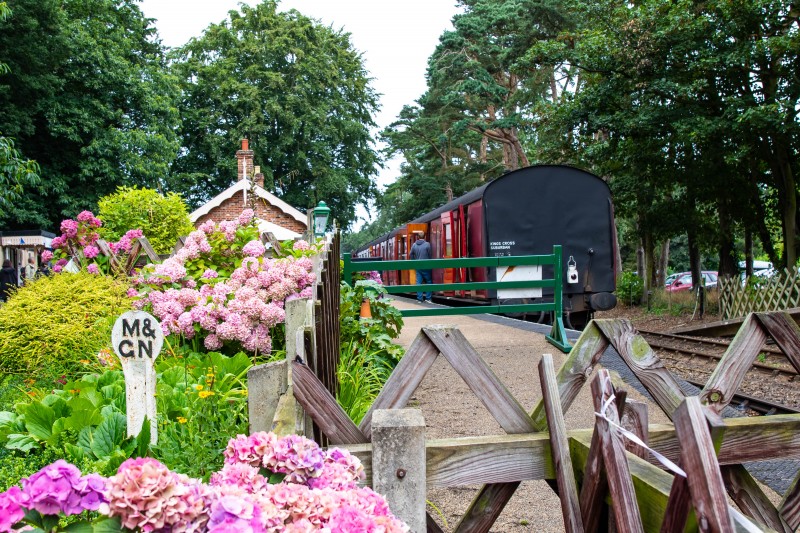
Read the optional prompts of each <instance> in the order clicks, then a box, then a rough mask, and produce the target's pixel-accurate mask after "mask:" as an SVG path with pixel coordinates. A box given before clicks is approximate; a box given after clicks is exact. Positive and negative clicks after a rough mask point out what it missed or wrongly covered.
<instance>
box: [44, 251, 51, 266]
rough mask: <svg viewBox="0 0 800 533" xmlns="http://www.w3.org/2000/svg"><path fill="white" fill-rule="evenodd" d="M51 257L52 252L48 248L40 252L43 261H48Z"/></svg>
mask: <svg viewBox="0 0 800 533" xmlns="http://www.w3.org/2000/svg"><path fill="white" fill-rule="evenodd" d="M52 258H53V252H51V251H50V250H45V251H44V252H42V261H44V262H45V263H47V262H48V261H50V260H51V259H52Z"/></svg>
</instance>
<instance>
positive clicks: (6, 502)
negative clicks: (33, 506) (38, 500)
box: [0, 486, 30, 531]
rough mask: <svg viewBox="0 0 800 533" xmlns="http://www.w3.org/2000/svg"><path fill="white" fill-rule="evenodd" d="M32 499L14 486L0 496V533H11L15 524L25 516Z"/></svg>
mask: <svg viewBox="0 0 800 533" xmlns="http://www.w3.org/2000/svg"><path fill="white" fill-rule="evenodd" d="M29 501H30V498H29V497H28V495H27V494H25V493H24V492H22V491H21V490H20V488H19V487H17V486H14V487H11V488H10V489H8V490H7V491H5V492H3V493H2V494H0V531H11V528H12V526H13V525H14V524H16V523H17V522H19V521H20V520H22V517H24V516H25V509H24V508H23V507H27V506H28V505H29Z"/></svg>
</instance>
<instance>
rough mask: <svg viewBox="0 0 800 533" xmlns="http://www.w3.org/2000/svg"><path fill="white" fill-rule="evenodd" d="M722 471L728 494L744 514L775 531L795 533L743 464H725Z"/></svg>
mask: <svg viewBox="0 0 800 533" xmlns="http://www.w3.org/2000/svg"><path fill="white" fill-rule="evenodd" d="M720 471H721V473H722V480H723V481H724V482H725V488H726V489H727V490H728V495H729V496H730V497H731V499H732V500H733V501H734V502H736V505H738V506H739V509H741V510H742V512H743V513H744V514H746V515H747V516H749V517H750V518H752V519H753V520H754V521H755V522H757V523H759V524H763V525H765V526H767V527H769V528H772V529H774V530H775V531H779V532H781V533H793V531H794V529H792V528H790V527H789V525H788V524H787V523H786V522H785V521H784V520H783V519H782V518H781V516H780V513H779V512H778V510H777V509H776V508H775V506H774V505H772V502H770V501H769V498H768V497H767V495H766V494H764V491H763V490H761V487H760V486H759V485H758V482H756V480H755V479H753V476H751V475H750V473H749V472H748V471H747V470H745V468H744V467H743V466H742V465H730V466H723V467H721V468H720Z"/></svg>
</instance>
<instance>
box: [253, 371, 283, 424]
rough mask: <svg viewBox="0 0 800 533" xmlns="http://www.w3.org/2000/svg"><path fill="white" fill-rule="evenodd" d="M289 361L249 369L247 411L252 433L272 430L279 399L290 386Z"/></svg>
mask: <svg viewBox="0 0 800 533" xmlns="http://www.w3.org/2000/svg"><path fill="white" fill-rule="evenodd" d="M288 366H289V365H288V363H287V362H286V360H283V361H275V362H272V363H267V364H265V365H258V366H254V367H252V368H251V369H250V370H248V371H247V412H248V416H249V420H250V433H255V432H257V431H271V430H272V420H273V419H274V418H275V410H276V409H277V408H278V400H279V399H280V397H281V395H282V394H284V393H285V392H286V388H287V387H288V385H289V383H288Z"/></svg>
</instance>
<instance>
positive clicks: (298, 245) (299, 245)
mask: <svg viewBox="0 0 800 533" xmlns="http://www.w3.org/2000/svg"><path fill="white" fill-rule="evenodd" d="M310 249H311V245H310V244H308V242H306V241H304V240H299V241H296V242H295V243H294V244H293V245H292V250H302V251H305V250H310Z"/></svg>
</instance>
